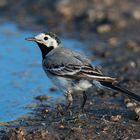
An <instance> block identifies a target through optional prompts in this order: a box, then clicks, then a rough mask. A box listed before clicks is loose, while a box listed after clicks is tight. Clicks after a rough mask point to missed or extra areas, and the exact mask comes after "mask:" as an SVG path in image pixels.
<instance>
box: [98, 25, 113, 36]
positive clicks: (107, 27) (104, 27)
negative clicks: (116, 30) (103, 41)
mask: <svg viewBox="0 0 140 140" xmlns="http://www.w3.org/2000/svg"><path fill="white" fill-rule="evenodd" d="M109 31H111V26H110V25H108V24H105V25H100V26H99V27H97V32H98V33H101V34H102V33H106V32H109Z"/></svg>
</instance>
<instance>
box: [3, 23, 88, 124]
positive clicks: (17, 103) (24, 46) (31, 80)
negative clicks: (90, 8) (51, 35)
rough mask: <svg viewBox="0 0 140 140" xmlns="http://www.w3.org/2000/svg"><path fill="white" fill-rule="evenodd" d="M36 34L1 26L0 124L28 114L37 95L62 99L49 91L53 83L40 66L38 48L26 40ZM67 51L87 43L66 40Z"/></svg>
mask: <svg viewBox="0 0 140 140" xmlns="http://www.w3.org/2000/svg"><path fill="white" fill-rule="evenodd" d="M30 36H33V33H31V32H27V31H25V32H24V31H21V30H19V29H18V28H17V27H16V25H15V24H12V23H7V24H1V25H0V122H6V121H11V120H15V119H17V118H18V117H21V116H23V115H25V114H26V113H27V112H29V111H30V110H29V109H26V108H25V106H27V105H30V104H34V103H36V101H35V100H34V97H35V96H37V95H44V94H46V95H48V96H53V97H54V98H58V97H62V94H61V93H60V92H58V91H56V92H54V93H53V94H52V93H51V92H49V88H50V87H52V86H53V85H52V83H51V82H50V80H49V79H48V78H47V77H46V75H45V73H44V71H43V69H42V66H41V53H40V50H39V49H38V47H36V46H37V45H36V44H34V43H31V42H28V41H26V40H25V38H26V37H30ZM62 41H63V43H64V45H65V46H66V47H68V48H73V49H75V50H78V51H81V50H82V49H81V48H82V47H83V48H84V45H85V44H84V43H81V42H80V41H78V40H75V39H72V38H63V39H62Z"/></svg>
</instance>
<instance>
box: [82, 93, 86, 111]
mask: <svg viewBox="0 0 140 140" xmlns="http://www.w3.org/2000/svg"><path fill="white" fill-rule="evenodd" d="M86 100H87V95H86V92H85V91H84V92H83V102H82V105H81V110H82V111H83V110H84V106H85V103H86Z"/></svg>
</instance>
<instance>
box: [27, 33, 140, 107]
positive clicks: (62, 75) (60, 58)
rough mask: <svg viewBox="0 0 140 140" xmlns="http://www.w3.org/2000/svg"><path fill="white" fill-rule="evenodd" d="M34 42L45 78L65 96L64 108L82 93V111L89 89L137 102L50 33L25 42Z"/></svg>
mask: <svg viewBox="0 0 140 140" xmlns="http://www.w3.org/2000/svg"><path fill="white" fill-rule="evenodd" d="M26 40H28V41H33V42H36V43H37V45H38V47H39V48H40V50H41V54H42V67H43V69H44V71H45V73H46V74H47V76H48V78H50V79H51V80H52V82H53V83H54V84H55V85H56V86H57V87H58V88H59V89H60V91H62V92H63V93H64V95H65V96H66V99H67V101H68V103H67V106H66V108H67V109H69V108H70V107H71V106H72V104H73V93H75V91H82V92H81V93H82V96H83V101H82V104H81V109H83V108H84V106H85V103H86V100H87V95H86V90H87V89H89V88H90V87H92V86H94V85H95V86H97V87H98V88H101V89H105V88H108V89H112V90H115V91H119V92H121V93H123V94H124V95H126V96H128V97H129V98H132V99H134V100H136V101H138V102H140V96H139V95H137V94H135V93H133V92H131V91H129V90H127V89H125V88H123V87H122V86H120V84H119V81H118V80H117V78H113V77H111V76H107V75H105V74H104V73H103V72H101V71H100V70H99V69H98V68H97V67H95V66H93V65H92V62H91V60H90V59H89V58H88V57H87V56H85V55H84V54H81V53H79V52H76V51H74V50H71V49H68V48H65V47H64V46H63V43H62V42H61V40H60V38H59V37H58V36H57V35H56V34H55V33H53V32H43V33H39V34H38V35H36V36H34V37H28V38H26Z"/></svg>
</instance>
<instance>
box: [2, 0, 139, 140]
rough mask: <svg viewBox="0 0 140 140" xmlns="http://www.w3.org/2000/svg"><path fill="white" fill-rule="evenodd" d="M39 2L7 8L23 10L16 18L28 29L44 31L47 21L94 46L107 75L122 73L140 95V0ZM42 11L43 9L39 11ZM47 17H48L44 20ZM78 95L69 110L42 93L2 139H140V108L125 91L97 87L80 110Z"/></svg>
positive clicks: (93, 53) (122, 78)
mask: <svg viewBox="0 0 140 140" xmlns="http://www.w3.org/2000/svg"><path fill="white" fill-rule="evenodd" d="M33 2H34V1H30V2H29V1H24V2H23V3H21V2H20V3H19V2H17V7H16V6H15V7H14V9H12V6H11V4H10V2H9V3H5V5H4V6H3V7H2V8H3V9H6V8H9V11H10V10H11V9H12V10H13V11H12V12H11V13H10V14H13V15H14V12H17V11H20V12H19V13H18V15H17V17H16V22H17V23H18V24H19V26H20V27H21V28H22V29H25V28H26V30H27V29H30V30H31V29H32V30H33V29H34V30H35V29H36V30H42V29H45V25H47V27H48V28H49V29H52V28H53V31H55V32H58V33H59V34H63V35H65V34H66V33H64V32H67V33H68V32H71V34H70V35H71V36H74V37H77V38H79V39H81V40H82V41H83V40H84V42H85V43H86V44H87V46H88V47H87V48H85V49H87V50H88V51H89V52H90V53H91V55H90V57H91V59H92V60H93V61H94V60H96V59H99V60H101V62H102V63H101V66H100V67H99V68H100V69H101V70H102V71H104V73H106V74H109V75H112V76H114V77H118V80H120V84H122V86H124V87H125V88H127V89H129V90H131V91H133V92H135V93H136V94H138V95H140V76H139V71H140V55H139V54H140V27H139V24H140V9H139V4H140V2H139V1H138V0H134V1H130V0H124V1H117V2H116V1H115V0H104V1H101V0H100V1H92V2H90V3H88V2H85V1H80V8H79V9H80V10H78V8H77V5H76V3H75V2H74V0H72V1H71V2H69V1H68V3H65V2H64V1H63V0H61V1H59V2H57V3H56V2H55V1H54V3H51V6H49V7H48V6H47V4H48V2H50V1H48V2H46V3H45V2H44V1H42V3H43V2H44V3H43V4H42V3H38V4H34V6H33V5H32V3H33ZM72 2H73V3H72ZM36 3H37V2H36ZM81 3H82V4H81ZM91 3H92V4H93V5H92V4H91ZM44 4H46V5H44ZM78 4H79V3H78ZM20 5H22V6H20ZM66 5H67V6H66ZM83 5H84V6H83ZM19 7H20V10H19ZM46 7H48V8H46ZM25 9H26V10H25ZM44 9H45V10H44ZM52 9H53V10H54V12H53V14H52V12H51V11H52ZM43 10H44V12H43ZM92 10H93V11H92ZM35 11H36V12H35ZM38 11H40V12H39V15H38V14H37V13H38ZM70 11H76V12H70ZM2 13H3V17H5V19H4V20H14V19H15V17H14V16H11V15H10V16H11V17H10V16H8V14H7V11H6V10H3V11H2ZM76 13H77V14H76ZM23 15H24V17H25V16H26V15H27V17H26V18H24V21H25V22H24V23H23V18H22V17H23ZM37 17H38V18H37ZM44 17H45V18H46V19H47V20H44ZM54 17H56V18H55V19H54ZM35 19H36V20H35ZM62 19H63V20H62ZM58 22H59V24H58ZM27 23H28V26H27ZM60 23H61V24H60ZM70 23H72V24H70ZM29 25H31V26H30V27H32V28H30V27H29ZM32 25H34V26H32ZM63 25H64V26H63ZM87 25H88V26H87ZM62 27H63V28H62ZM79 31H80V33H79ZM74 96H75V97H74V99H75V100H74V105H73V107H72V108H71V109H70V111H68V112H65V113H64V111H63V110H64V108H65V105H64V104H61V105H58V106H57V107H52V106H49V105H48V104H47V102H45V101H46V100H47V97H46V96H44V95H42V96H40V97H39V96H38V97H36V99H37V100H40V103H39V104H38V106H37V107H34V108H33V110H32V113H31V114H30V115H28V116H25V117H23V118H20V119H18V120H15V121H13V122H9V123H6V124H5V125H7V126H6V127H5V128H2V129H0V138H1V139H2V140H15V139H18V140H24V139H27V140H28V139H36V140H40V139H41V140H53V139H54V140H55V139H58V140H59V139H60V140H73V139H75V140H76V139H77V140H92V139H97V140H98V139H100V140H105V139H108V140H120V139H121V140H124V139H125V140H135V139H139V138H140V121H139V117H140V116H138V114H136V111H135V107H128V106H127V104H126V102H125V99H126V97H124V96H123V95H122V94H120V93H118V92H112V91H109V90H106V91H99V90H97V89H96V88H95V87H93V88H92V89H89V90H88V91H87V96H88V100H87V103H86V105H85V110H84V112H81V111H80V109H79V107H80V104H81V101H82V99H81V96H80V95H79V94H75V95H74ZM132 102H135V101H132ZM135 104H136V105H135V106H136V107H140V105H139V103H138V102H135ZM139 114H140V113H139Z"/></svg>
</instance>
